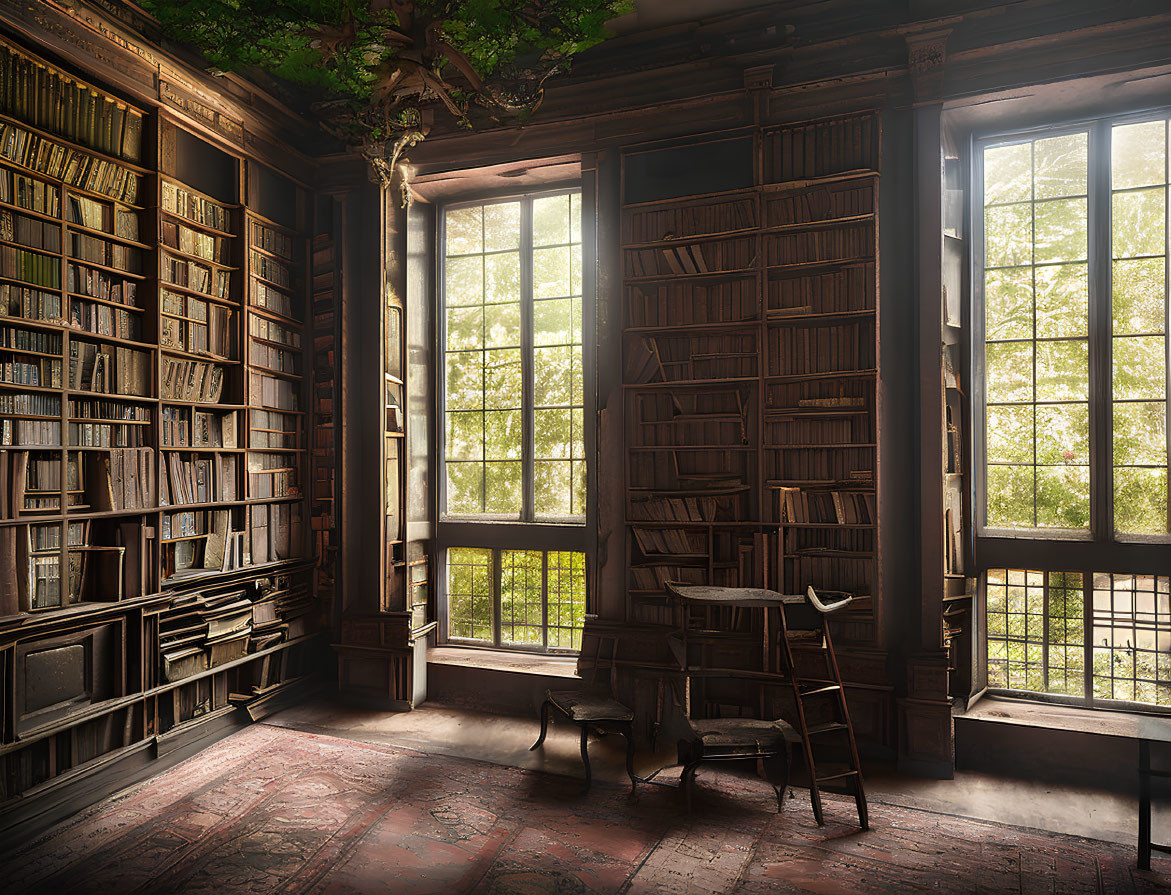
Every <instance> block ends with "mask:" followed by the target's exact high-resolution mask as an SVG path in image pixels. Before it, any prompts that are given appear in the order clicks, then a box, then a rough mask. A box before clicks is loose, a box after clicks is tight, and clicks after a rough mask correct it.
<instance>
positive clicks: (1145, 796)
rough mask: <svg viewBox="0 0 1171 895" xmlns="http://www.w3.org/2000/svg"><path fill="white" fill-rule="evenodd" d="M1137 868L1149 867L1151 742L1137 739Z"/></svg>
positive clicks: (1145, 868)
mask: <svg viewBox="0 0 1171 895" xmlns="http://www.w3.org/2000/svg"><path fill="white" fill-rule="evenodd" d="M1138 869H1139V870H1150V869H1151V743H1150V740H1139V741H1138Z"/></svg>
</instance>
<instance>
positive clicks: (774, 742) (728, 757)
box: [679, 718, 801, 814]
mask: <svg viewBox="0 0 1171 895" xmlns="http://www.w3.org/2000/svg"><path fill="white" fill-rule="evenodd" d="M689 721H690V725H691V731H692V736H691V738H690V739H689V740H684V741H681V742H680V743H679V763H680V764H681V765H683V770H682V772H680V774H679V785H680V787H681V788H682V789H683V794H684V796H685V798H686V800H687V811H688V812H689V813H690V811H691V789H692V786H693V784H694V783H695V772H696V771H697V770H698V769H699V765H700V764H701V763H702V762H705V761H743V760H745V759H753V758H758V759H761V765H762V768H763V770H764V776H765V779H766V780H768V782H769V783H771V784H772V787H773V791H774V792H775V793H776V795H777V813H778V814H779V813H780V812H782V811H784V810H785V790H786V789H787V788H788V786H789V767H790V765H791V763H792V760H793V743H800V742H801V735H800V734H798V733H797V731H796V730H795V729H794V728H793V726H792V725H791V724H788V723H787V722H785V721H781V720H779V719H778V720H776V721H758V720H756V719H754V718H708V719H703V720H690V719H689Z"/></svg>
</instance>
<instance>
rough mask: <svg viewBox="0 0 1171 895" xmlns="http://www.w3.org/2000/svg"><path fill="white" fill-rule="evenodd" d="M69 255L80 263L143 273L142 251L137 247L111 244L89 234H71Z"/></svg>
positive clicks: (116, 243)
mask: <svg viewBox="0 0 1171 895" xmlns="http://www.w3.org/2000/svg"><path fill="white" fill-rule="evenodd" d="M69 254H70V255H71V256H72V257H74V258H76V259H78V260H79V261H86V262H89V263H90V264H101V265H103V266H105V267H113V268H114V269H116V270H124V271H126V272H127V273H142V250H141V249H139V248H137V247H135V246H128V245H122V243H120V242H111V241H109V240H105V239H102V238H101V237H100V236H90V235H89V234H88V233H70V234H69Z"/></svg>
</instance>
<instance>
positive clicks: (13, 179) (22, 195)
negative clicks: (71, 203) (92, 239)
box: [0, 168, 61, 218]
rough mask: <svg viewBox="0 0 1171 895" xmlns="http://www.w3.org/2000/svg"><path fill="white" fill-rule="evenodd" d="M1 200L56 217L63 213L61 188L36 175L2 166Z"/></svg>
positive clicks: (0, 177) (0, 171) (0, 172)
mask: <svg viewBox="0 0 1171 895" xmlns="http://www.w3.org/2000/svg"><path fill="white" fill-rule="evenodd" d="M0 202H7V203H8V204H9V205H19V206H20V207H21V208H26V209H28V210H29V211H36V212H40V213H41V214H47V215H48V216H49V217H54V218H55V217H57V215H59V214H60V213H61V190H60V188H59V187H55V186H53V184H51V183H46V182H45V181H43V180H39V179H38V178H36V177H29V176H28V175H27V174H21V173H20V172H19V171H13V170H11V169H9V168H0Z"/></svg>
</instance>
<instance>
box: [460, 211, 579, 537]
mask: <svg viewBox="0 0 1171 895" xmlns="http://www.w3.org/2000/svg"><path fill="white" fill-rule="evenodd" d="M443 235H444V239H443V245H444V259H443V261H444V263H443V286H444V289H443V296H444V323H445V327H444V338H443V347H444V363H445V369H446V374H447V375H446V383H445V385H446V388H445V393H444V414H443V419H444V432H445V447H446V449H445V454H444V459H445V467H444V468H445V472H444V485H445V496H446V500H445V503H444V511H445V514H446V515H447V516H448V517H461V518H475V517H480V518H491V519H514V520H523V521H528V520H536V521H546V520H569V521H584V516H585V495H586V463H585V441H584V404H585V388H584V379H583V373H582V240H581V195H580V193H576V192H561V193H554V194H545V195H536V196H526V197H523V198H519V199H504V200H499V201H492V202H484V203H479V204H476V205H465V206H455V207H449V208H447V209H446V211H445V214H444V225H443Z"/></svg>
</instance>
